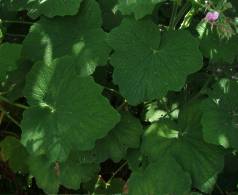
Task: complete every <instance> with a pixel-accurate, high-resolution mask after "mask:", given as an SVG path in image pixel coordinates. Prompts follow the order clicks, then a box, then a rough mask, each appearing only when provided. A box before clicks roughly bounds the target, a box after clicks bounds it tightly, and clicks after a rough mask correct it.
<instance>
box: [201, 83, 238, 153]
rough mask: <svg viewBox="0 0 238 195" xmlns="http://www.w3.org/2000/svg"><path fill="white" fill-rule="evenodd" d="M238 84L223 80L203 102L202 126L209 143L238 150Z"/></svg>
mask: <svg viewBox="0 0 238 195" xmlns="http://www.w3.org/2000/svg"><path fill="white" fill-rule="evenodd" d="M237 91H238V82H237V81H233V80H229V79H221V80H220V81H219V82H218V83H217V84H216V85H215V86H214V88H213V91H211V92H210V93H209V98H208V99H206V100H205V101H204V102H203V106H202V110H203V117H202V125H203V134H204V138H205V140H206V141H207V142H209V143H213V144H218V145H222V146H223V147H225V148H229V147H231V148H236V149H238V141H237V137H238V93H237Z"/></svg>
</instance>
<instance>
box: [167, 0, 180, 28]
mask: <svg viewBox="0 0 238 195" xmlns="http://www.w3.org/2000/svg"><path fill="white" fill-rule="evenodd" d="M177 11H178V2H177V0H174V2H173V9H172V14H171V18H170V21H169V28H170V29H173V30H174V22H175V19H176V15H177Z"/></svg>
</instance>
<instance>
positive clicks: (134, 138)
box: [93, 113, 143, 162]
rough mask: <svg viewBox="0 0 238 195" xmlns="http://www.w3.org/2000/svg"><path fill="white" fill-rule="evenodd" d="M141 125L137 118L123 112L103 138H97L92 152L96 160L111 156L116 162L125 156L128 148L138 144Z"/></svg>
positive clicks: (101, 160) (135, 146)
mask: <svg viewBox="0 0 238 195" xmlns="http://www.w3.org/2000/svg"><path fill="white" fill-rule="evenodd" d="M142 132H143V130H142V126H141V124H140V123H139V121H138V120H137V119H135V118H134V117H133V116H131V115H130V114H128V113H123V114H122V118H121V121H120V122H119V123H118V125H117V126H116V127H115V128H114V129H113V130H112V131H111V132H110V133H109V134H108V135H107V136H106V137H105V138H103V139H101V140H98V141H97V143H96V146H95V149H94V151H93V153H95V156H97V161H99V162H103V161H105V160H106V159H109V158H111V159H112V160H113V161H115V162H118V161H120V160H122V158H123V157H125V155H126V152H127V149H128V148H137V147H138V146H139V144H140V136H141V134H142Z"/></svg>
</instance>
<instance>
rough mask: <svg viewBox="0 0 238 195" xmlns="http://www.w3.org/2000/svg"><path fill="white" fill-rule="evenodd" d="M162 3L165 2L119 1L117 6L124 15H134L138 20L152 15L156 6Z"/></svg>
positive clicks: (162, 0) (158, 0)
mask: <svg viewBox="0 0 238 195" xmlns="http://www.w3.org/2000/svg"><path fill="white" fill-rule="evenodd" d="M161 2H164V0H138V1H135V0H119V1H118V5H117V6H118V9H119V10H120V11H121V12H122V14H123V15H130V14H132V13H133V14H134V16H135V18H136V19H137V20H138V19H141V18H143V17H144V16H146V15H149V14H152V12H153V10H154V7H155V5H157V4H158V3H161Z"/></svg>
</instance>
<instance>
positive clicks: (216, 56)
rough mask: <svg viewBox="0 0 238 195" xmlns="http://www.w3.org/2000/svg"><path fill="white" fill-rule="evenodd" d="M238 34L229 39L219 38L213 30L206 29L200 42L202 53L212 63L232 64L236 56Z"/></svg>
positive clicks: (237, 52)
mask: <svg viewBox="0 0 238 195" xmlns="http://www.w3.org/2000/svg"><path fill="white" fill-rule="evenodd" d="M237 42H238V35H234V36H232V37H231V38H230V39H229V40H228V39H226V38H223V39H222V38H220V37H219V36H218V34H217V32H215V31H206V32H205V33H204V35H203V37H202V40H201V43H200V49H201V51H202V53H203V55H204V56H205V57H207V58H209V59H210V61H211V62H212V63H224V64H226V63H228V64H232V63H233V62H234V60H235V59H236V57H237V56H238V45H237Z"/></svg>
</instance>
